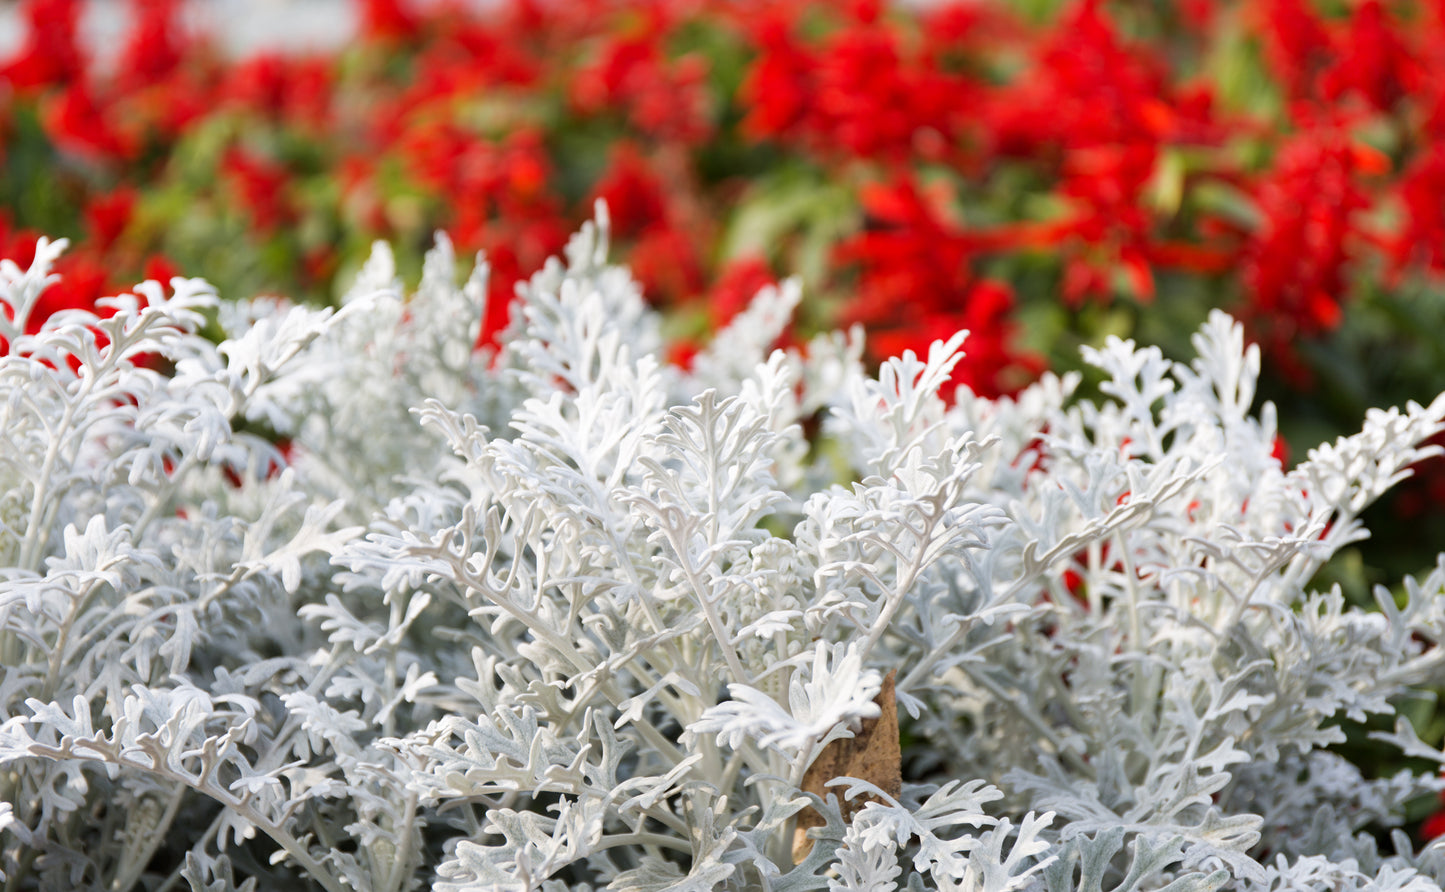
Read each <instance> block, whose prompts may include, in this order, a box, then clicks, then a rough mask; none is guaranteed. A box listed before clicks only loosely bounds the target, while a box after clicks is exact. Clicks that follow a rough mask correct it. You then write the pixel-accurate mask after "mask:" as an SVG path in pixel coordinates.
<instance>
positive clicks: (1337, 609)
mask: <svg viewBox="0 0 1445 892" xmlns="http://www.w3.org/2000/svg"><path fill="white" fill-rule="evenodd" d="M603 220H604V222H602V223H599V224H597V225H589V226H587V227H585V228H584V229H583V231H582V232H581V233H580V234H579V235H578V236H576V237H575V238H574V240H573V241H572V243H571V245H570V246H569V247H568V250H567V253H566V258H565V261H554V262H553V263H551V264H549V265H548V266H547V268H545V269H544V270H542V271H540V272H539V273H538V274H537V275H536V276H535V277H534V278H533V279H532V280H531V282H530V283H529V284H528V285H527V286H525V287H524V288H522V289H521V292H522V293H521V298H522V300H521V303H520V305H519V307H518V309H517V310H516V312H515V314H514V319H513V323H512V325H511V327H510V329H509V330H508V332H507V335H506V337H505V338H504V343H503V346H502V347H501V348H500V349H499V350H498V351H496V352H480V353H479V352H475V351H473V349H472V344H473V343H474V341H475V338H476V331H477V324H478V323H477V321H478V320H479V319H480V318H481V316H482V310H483V301H484V295H485V293H486V291H485V288H484V277H485V268H484V267H481V268H479V270H478V271H477V272H476V273H474V274H472V276H471V277H470V278H468V279H467V280H466V281H465V282H464V283H461V284H459V283H458V281H457V278H456V270H455V267H456V263H455V261H454V258H453V256H452V252H451V249H450V246H449V245H448V243H447V242H446V241H445V239H440V238H439V240H438V244H437V246H436V248H435V250H434V251H433V252H432V253H431V255H430V256H429V258H428V260H427V263H426V269H425V275H424V277H423V281H422V282H421V284H420V286H419V288H418V289H417V291H416V293H415V294H414V295H412V296H410V297H405V296H404V295H403V289H402V286H401V283H400V282H398V281H397V278H396V272H395V270H394V268H393V266H392V263H391V260H390V255H389V253H388V252H387V251H386V249H385V248H384V247H378V249H377V251H376V253H375V254H374V255H373V258H372V260H371V262H370V263H369V264H368V266H367V268H366V269H365V270H364V271H363V274H362V275H361V277H360V281H359V282H358V284H357V286H356V288H355V289H354V290H353V291H352V293H351V294H350V295H349V296H348V297H347V298H346V299H345V301H344V302H343V304H342V306H341V308H340V309H339V310H337V311H335V312H333V311H330V310H312V309H306V308H302V307H295V306H289V305H286V304H284V303H282V302H278V301H261V300H258V301H251V302H246V303H241V304H234V305H232V304H228V305H226V306H218V304H217V302H216V300H215V298H214V295H213V294H212V293H211V291H210V290H209V289H208V288H207V287H206V286H205V285H204V283H202V282H200V281H199V280H182V279H177V280H174V281H172V282H171V283H170V287H169V288H168V289H167V288H163V287H162V286H160V285H158V284H156V283H146V284H144V285H141V286H138V287H137V289H136V295H133V296H127V295H122V296H121V297H119V298H116V299H115V300H114V301H112V302H111V306H110V307H109V310H108V312H109V311H111V310H113V311H114V312H113V315H110V316H109V317H108V318H103V319H102V318H97V317H96V316H95V315H92V314H89V313H85V312H79V311H72V312H66V313H62V314H59V315H57V316H54V317H51V318H50V319H48V320H47V321H46V322H45V324H44V325H43V326H41V327H40V328H39V330H38V332H36V333H33V334H26V331H27V327H28V326H27V323H28V319H29V315H30V313H31V312H32V310H33V308H34V306H35V301H36V299H37V297H38V296H39V294H40V293H41V291H42V290H43V289H44V288H45V287H46V286H47V284H48V283H49V281H50V280H49V279H48V277H47V276H48V270H49V266H50V264H51V263H52V262H53V260H54V258H55V257H56V256H57V254H58V252H59V250H60V249H61V247H62V245H61V244H59V243H57V244H50V243H42V245H41V247H40V248H39V250H38V251H37V254H36V259H35V262H34V263H33V264H32V266H31V267H30V268H29V269H28V270H21V269H19V268H18V267H17V266H16V265H14V264H13V263H9V262H5V263H4V264H0V336H3V338H4V339H5V349H4V354H3V356H0V440H3V441H0V656H3V666H4V677H3V681H0V803H3V804H0V871H3V873H4V875H5V877H4V879H3V881H0V882H3V884H4V889H5V890H7V892H10V890H22V889H71V888H96V889H108V890H130V889H145V890H170V889H177V888H187V887H189V888H191V889H195V890H207V892H228V890H232V889H238V890H240V889H256V888H264V889H272V888H275V889H285V888H298V889H299V888H316V887H318V886H319V887H320V888H324V889H327V890H332V892H340V890H347V889H351V890H376V892H382V890H402V889H416V888H427V887H430V888H433V889H436V890H440V892H462V890H482V889H555V890H562V889H588V888H593V889H604V888H605V889H611V890H619V892H622V890H630V892H645V890H664V889H666V890H679V892H681V890H704V889H771V890H805V889H830V890H842V889H857V890H865V889H866V890H873V889H882V890H886V889H892V888H908V889H926V888H937V889H968V890H989V892H1004V890H1013V889H1027V890H1043V892H1065V890H1080V892H1103V890H1110V892H1129V890H1150V889H1168V890H1170V892H1186V890H1212V889H1217V888H1230V889H1242V890H1260V892H1265V890H1269V892H1283V890H1288V889H1321V888H1329V889H1338V890H1356V889H1358V890H1365V889H1371V890H1402V892H1403V890H1409V892H1427V890H1438V889H1440V885H1439V884H1440V882H1441V878H1442V876H1445V854H1442V847H1441V846H1439V845H1437V846H1433V847H1431V848H1427V849H1425V850H1424V851H1422V852H1415V851H1413V850H1412V849H1411V847H1410V844H1409V842H1408V839H1407V838H1406V837H1405V836H1404V834H1403V833H1400V832H1398V830H1396V832H1395V833H1394V835H1393V839H1392V841H1391V844H1390V845H1387V846H1386V847H1385V850H1383V851H1382V850H1381V848H1380V846H1379V845H1378V844H1377V839H1378V838H1380V837H1382V836H1383V835H1384V834H1386V833H1388V832H1389V830H1390V829H1391V828H1398V826H1399V825H1400V823H1401V822H1402V820H1403V817H1402V807H1403V804H1404V803H1405V802H1406V801H1407V800H1409V799H1410V798H1412V797H1415V796H1419V795H1424V794H1431V793H1434V792H1436V791H1438V790H1439V788H1440V786H1441V784H1440V783H1439V781H1438V780H1437V775H1436V774H1435V773H1433V772H1430V773H1421V774H1412V773H1410V772H1408V771H1407V772H1402V773H1400V774H1398V775H1395V776H1389V777H1379V778H1376V777H1372V776H1369V774H1368V773H1367V772H1362V771H1361V770H1360V768H1359V767H1357V766H1355V765H1353V764H1351V763H1350V762H1348V761H1347V760H1345V759H1344V758H1343V757H1341V756H1340V755H1338V754H1337V753H1336V752H1335V751H1334V750H1332V749H1331V747H1332V745H1334V744H1336V743H1339V742H1340V741H1341V740H1342V739H1343V732H1342V731H1341V725H1342V724H1343V723H1347V722H1363V721H1365V720H1367V719H1371V718H1372V717H1373V718H1375V719H1376V720H1378V719H1379V718H1380V717H1387V718H1388V717H1389V716H1392V715H1394V714H1395V712H1396V709H1397V707H1398V706H1399V705H1400V704H1401V703H1403V702H1404V701H1405V700H1407V699H1409V698H1412V697H1420V696H1425V695H1426V691H1427V690H1428V689H1429V688H1430V687H1431V686H1432V685H1439V684H1441V683H1442V682H1445V669H1442V653H1445V651H1442V649H1441V647H1440V643H1441V638H1442V635H1445V565H1442V569H1437V570H1436V571H1434V572H1432V573H1430V574H1429V575H1427V576H1426V577H1425V578H1424V579H1422V580H1406V581H1405V582H1404V584H1403V595H1402V596H1400V597H1396V596H1394V595H1392V594H1391V593H1390V592H1388V591H1386V590H1384V589H1381V590H1380V591H1379V592H1378V602H1379V604H1378V606H1379V609H1378V610H1374V611H1364V610H1360V609H1358V608H1356V607H1354V606H1352V605H1350V604H1348V603H1346V601H1345V600H1344V598H1343V597H1342V596H1341V594H1340V592H1338V591H1333V590H1332V591H1315V590H1313V589H1311V588H1310V583H1311V579H1312V577H1313V576H1314V575H1315V572H1316V571H1317V570H1318V569H1319V568H1320V566H1321V565H1322V564H1323V563H1324V562H1325V561H1326V560H1327V559H1328V558H1329V557H1330V555H1331V554H1332V553H1334V552H1335V551H1336V550H1338V549H1339V548H1341V547H1342V546H1344V545H1346V544H1348V543H1351V542H1354V541H1356V540H1357V539H1359V538H1361V537H1362V536H1364V535H1365V530H1364V529H1363V528H1362V527H1361V524H1360V520H1359V517H1360V513H1361V511H1362V510H1363V509H1364V508H1365V507H1366V506H1367V505H1368V504H1369V503H1370V502H1371V501H1372V500H1374V499H1375V498H1376V497H1378V496H1379V495H1380V494H1381V492H1383V491H1384V490H1385V489H1386V488H1387V487H1389V486H1390V485H1391V484H1393V483H1394V482H1396V481H1397V480H1399V479H1400V477H1401V476H1402V475H1404V474H1406V473H1408V470H1407V469H1408V468H1409V466H1410V465H1412V464H1413V463H1415V462H1417V461H1419V460H1421V459H1423V458H1426V457H1428V455H1430V454H1431V452H1432V450H1431V449H1430V448H1427V447H1423V446H1421V444H1422V443H1423V442H1424V441H1425V440H1426V439H1427V438H1428V437H1430V436H1431V435H1432V434H1434V433H1435V432H1436V431H1438V430H1440V429H1441V427H1442V418H1445V400H1437V401H1436V402H1435V403H1434V404H1432V405H1431V406H1429V407H1421V406H1418V405H1411V406H1409V407H1408V408H1407V409H1405V410H1404V411H1396V410H1391V411H1388V412H1385V411H1380V412H1372V413H1371V414H1370V415H1369V416H1368V417H1367V418H1366V419H1365V424H1364V428H1363V430H1362V431H1361V433H1359V434H1357V435H1355V436H1353V437H1349V438H1345V439H1341V440H1340V441H1338V442H1336V443H1334V444H1328V445H1324V446H1321V447H1319V448H1317V449H1315V450H1312V451H1311V452H1310V453H1309V456H1308V458H1307V460H1306V461H1304V462H1303V463H1301V464H1300V465H1299V466H1298V467H1296V468H1294V469H1293V470H1290V471H1288V472H1286V471H1285V470H1284V469H1282V468H1281V466H1280V464H1279V462H1278V461H1277V460H1276V459H1275V458H1274V456H1273V446H1274V439H1275V429H1274V420H1273V415H1272V409H1271V408H1270V407H1269V406H1267V405H1266V406H1264V407H1263V408H1262V409H1261V410H1260V412H1259V414H1258V415H1255V414H1251V412H1252V404H1253V402H1254V388H1255V382H1256V379H1257V377H1258V374H1259V357H1258V353H1257V351H1256V350H1255V349H1254V348H1252V347H1247V346H1246V345H1245V342H1244V339H1243V335H1242V332H1241V330H1240V328H1239V326H1237V325H1235V324H1234V323H1233V322H1231V321H1230V320H1229V319H1228V318H1226V317H1225V316H1223V315H1222V314H1216V315H1214V316H1213V317H1211V318H1210V320H1209V322H1208V324H1207V325H1205V326H1204V327H1203V328H1202V329H1201V330H1200V331H1199V333H1198V334H1197V335H1196V336H1195V339H1194V343H1195V346H1196V348H1197V352H1198V356H1197V357H1196V358H1195V359H1194V360H1193V361H1192V362H1189V363H1187V364H1186V363H1177V362H1171V361H1168V360H1166V359H1165V358H1164V357H1163V356H1162V355H1161V354H1160V353H1159V351H1157V350H1155V349H1153V348H1138V347H1136V346H1135V345H1134V344H1132V343H1129V342H1119V341H1110V342H1109V343H1108V344H1107V345H1106V346H1105V347H1104V348H1103V349H1100V350H1091V351H1088V352H1087V354H1086V358H1087V359H1088V360H1089V362H1091V363H1093V364H1094V365H1095V366H1097V367H1098V368H1099V369H1100V370H1101V371H1102V373H1103V375H1104V377H1105V384H1104V385H1103V392H1104V394H1105V395H1106V399H1104V400H1103V401H1101V402H1094V401H1089V400H1081V399H1077V398H1075V396H1074V390H1075V389H1076V387H1077V386H1078V381H1077V379H1076V378H1074V377H1072V376H1070V377H1065V378H1056V377H1050V376H1046V377H1045V378H1044V379H1043V380H1041V381H1040V382H1039V383H1038V384H1036V385H1034V386H1032V387H1030V388H1029V389H1027V390H1025V391H1024V392H1023V393H1021V394H1019V395H1018V396H1017V397H1016V398H1013V399H1001V400H986V399H981V398H978V397H976V396H974V395H972V394H970V393H968V392H967V391H966V390H958V391H956V392H951V388H950V386H949V383H948V381H949V373H950V369H951V367H952V366H953V364H954V363H955V362H956V361H957V359H958V357H959V355H960V352H959V351H960V350H961V349H966V346H967V345H966V341H965V340H964V338H963V336H962V335H960V336H957V337H955V338H953V339H951V340H948V341H947V342H939V343H935V344H934V345H933V347H932V348H931V349H930V351H929V353H928V355H927V356H925V357H918V356H915V355H912V354H905V355H904V356H902V357H899V358H897V359H893V360H890V361H889V362H887V363H885V364H884V365H883V367H882V368H881V369H879V370H878V372H877V374H876V375H870V374H868V373H867V372H866V371H865V369H864V367H863V365H862V363H861V361H860V356H861V342H860V337H861V335H860V334H859V333H857V332H851V333H848V334H834V335H829V336H826V337H820V338H817V339H815V340H814V341H812V342H811V343H810V344H808V345H807V348H806V349H805V350H790V351H772V350H770V348H771V345H772V344H773V343H774V341H775V340H776V339H777V337H778V336H779V335H780V334H781V333H782V332H783V330H784V328H785V326H786V325H787V321H788V318H789V314H790V312H791V310H792V309H793V307H794V306H795V305H796V303H797V301H798V299H799V295H798V290H797V288H796V287H795V286H792V285H785V286H784V287H782V288H779V289H766V290H764V291H763V292H762V293H760V294H759V295H758V297H757V298H756V300H755V301H754V303H753V304H752V306H751V308H750V309H748V310H747V311H746V312H745V313H744V314H743V315H742V316H741V317H739V318H738V320H737V321H736V322H734V323H733V324H732V325H731V326H729V327H728V328H727V329H726V330H724V331H722V332H720V333H719V334H718V335H717V337H716V339H715V340H714V342H713V344H712V345H711V346H710V347H709V348H708V349H707V350H705V351H704V352H703V353H702V354H701V355H699V356H698V357H697V359H696V361H695V363H694V364H693V366H692V367H691V368H690V369H687V370H684V369H680V368H676V367H673V366H670V365H668V364H666V363H664V362H662V361H661V360H659V359H658V355H659V352H660V350H661V348H662V338H661V335H660V331H659V320H658V318H657V317H656V316H655V314H653V313H652V311H650V310H649V309H648V308H647V307H646V306H645V304H644V302H643V301H642V299H641V297H640V293H639V290H638V287H637V285H636V284H635V283H634V282H633V280H632V279H631V278H630V277H629V275H628V273H627V271H626V270H624V269H620V268H617V267H614V266H610V265H609V264H608V263H607V259H606V238H605V237H606V227H605V218H603ZM208 319H218V320H219V322H220V324H221V325H222V327H223V328H224V329H225V330H226V332H227V336H226V339H225V340H223V341H222V342H221V343H220V344H219V345H217V344H215V343H213V342H212V341H211V340H208V339H207V338H205V337H202V336H201V334H200V331H201V329H202V327H203V326H204V325H205V324H206V322H207V320H208ZM31 327H33V326H31ZM805 430H812V431H815V432H816V433H814V434H812V435H805V433H804V431H805ZM276 444H284V445H285V447H286V448H285V449H284V450H283V449H280V448H278V446H277V445H276ZM889 670H895V671H896V696H897V699H898V704H899V707H900V712H901V714H902V716H903V738H904V749H903V761H902V769H903V775H904V778H905V780H906V783H904V784H903V787H902V790H901V792H900V793H899V794H898V795H896V796H895V795H890V793H889V792H888V791H886V790H884V789H882V788H881V787H879V786H878V785H877V784H876V782H875V781H876V777H874V778H872V779H870V777H869V776H865V777H856V778H849V777H839V778H834V779H832V781H831V782H830V784H829V785H828V786H827V787H826V789H825V795H823V796H819V795H818V794H817V793H816V792H813V791H805V790H804V789H803V787H804V783H803V782H804V777H805V774H806V773H807V770H808V768H809V766H810V764H811V763H812V762H813V761H814V759H815V758H816V757H817V756H818V754H819V753H820V752H822V751H823V749H824V748H825V747H827V746H829V745H830V744H831V743H833V742H834V741H836V740H839V739H845V738H848V737H849V736H850V735H853V734H855V733H858V732H859V729H860V728H861V727H862V725H861V724H860V723H861V722H862V721H864V720H866V719H871V718H874V717H876V716H878V715H879V712H880V705H879V703H878V697H879V693H880V691H881V690H882V688H883V676H884V674H885V673H887V672H888V671H889ZM1377 736H1378V737H1379V738H1380V739H1381V740H1382V741H1384V742H1385V743H1386V744H1388V745H1393V746H1396V747H1398V748H1399V749H1400V750H1401V751H1402V752H1403V753H1405V754H1406V755H1409V756H1411V757H1416V758H1421V759H1424V760H1426V762H1433V763H1445V754H1442V753H1440V752H1437V751H1435V750H1434V749H1433V748H1432V747H1430V746H1428V745H1426V744H1425V743H1423V742H1421V741H1420V740H1419V739H1418V738H1416V737H1415V735H1414V733H1413V732H1412V730H1411V729H1410V726H1409V725H1408V723H1406V722H1403V721H1402V722H1400V723H1398V724H1397V725H1396V730H1395V731H1394V732H1392V733H1388V734H1380V735H1377ZM895 767H896V766H895ZM863 773H864V774H867V772H863ZM861 803H866V804H861ZM860 804H861V807H860ZM845 805H846V806H847V807H846V808H845V807H844V806H845ZM805 809H809V810H812V811H814V812H816V813H817V814H818V815H820V816H821V818H822V820H821V826H817V827H815V828H814V829H812V830H810V831H808V835H809V837H810V841H811V848H809V847H808V846H807V845H804V846H802V847H796V846H795V839H794V836H795V827H796V825H797V823H798V819H799V816H800V814H801V813H802V811H803V810H805ZM815 823H816V822H815Z"/></svg>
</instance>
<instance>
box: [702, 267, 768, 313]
mask: <svg viewBox="0 0 1445 892" xmlns="http://www.w3.org/2000/svg"><path fill="white" fill-rule="evenodd" d="M777 281H778V280H777V277H776V276H774V275H773V272H772V270H771V269H769V268H768V263H767V261H766V260H764V259H763V258H761V257H755V256H754V257H738V258H736V259H734V260H731V261H729V262H728V264H727V266H725V267H723V270H722V272H721V274H720V275H719V276H718V278H717V281H715V282H713V286H712V289H711V290H710V291H709V292H708V296H707V311H708V317H709V319H710V320H711V321H712V327H713V329H714V330H715V331H716V330H719V329H721V328H722V327H723V326H725V325H727V324H728V323H729V322H731V321H732V319H733V317H734V316H736V315H737V314H738V313H741V312H742V311H743V310H746V309H747V308H748V305H749V304H751V303H752V301H753V298H754V297H756V296H757V293H758V292H759V291H761V290H763V288H765V287H767V286H768V285H775V284H777Z"/></svg>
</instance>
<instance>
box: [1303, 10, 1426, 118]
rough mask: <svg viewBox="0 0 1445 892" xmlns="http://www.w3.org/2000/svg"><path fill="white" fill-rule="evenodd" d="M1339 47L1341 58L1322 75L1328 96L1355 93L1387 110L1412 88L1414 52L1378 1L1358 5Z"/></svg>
mask: <svg viewBox="0 0 1445 892" xmlns="http://www.w3.org/2000/svg"><path fill="white" fill-rule="evenodd" d="M1340 49H1341V52H1340V57H1339V59H1338V60H1337V61H1336V62H1335V64H1334V66H1333V67H1331V68H1330V69H1329V70H1328V71H1326V72H1325V74H1324V77H1323V87H1324V92H1325V95H1326V96H1328V97H1330V98H1331V99H1334V98H1337V97H1340V96H1342V95H1345V94H1347V93H1350V92H1354V93H1358V94H1359V95H1360V96H1362V97H1364V98H1365V99H1366V100H1367V101H1368V102H1369V103H1370V104H1371V105H1373V106H1374V107H1375V108H1376V109H1378V110H1380V111H1384V112H1388V111H1389V110H1390V109H1392V108H1393V107H1394V105H1395V103H1396V102H1398V101H1399V100H1400V99H1401V98H1402V97H1404V96H1406V95H1408V94H1409V93H1411V92H1412V91H1413V88H1414V87H1415V85H1416V83H1417V77H1416V72H1415V60H1414V58H1413V54H1412V53H1411V52H1410V50H1409V48H1408V47H1407V46H1406V44H1405V41H1404V40H1403V39H1401V37H1400V35H1399V34H1398V33H1396V31H1395V27H1394V25H1393V23H1392V22H1391V21H1390V18H1389V15H1388V14H1387V13H1386V12H1385V9H1384V6H1383V5H1381V3H1380V2H1379V0H1364V2H1363V3H1361V4H1360V5H1359V6H1357V7H1356V8H1355V12H1354V15H1353V16H1351V17H1350V27H1349V31H1348V32H1347V33H1346V34H1345V39H1344V41H1343V45H1342V46H1341V48H1340Z"/></svg>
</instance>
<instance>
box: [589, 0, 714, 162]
mask: <svg viewBox="0 0 1445 892" xmlns="http://www.w3.org/2000/svg"><path fill="white" fill-rule="evenodd" d="M643 15H644V16H645V19H644V20H643V21H642V23H641V27H637V28H634V29H633V30H634V32H635V33H630V34H625V35H609V36H608V37H607V38H606V39H605V40H604V42H603V44H602V47H601V50H600V51H599V52H598V54H597V57H596V59H595V61H594V62H593V63H592V64H591V65H588V66H587V67H585V68H583V69H582V70H581V71H579V72H577V74H576V76H575V77H574V78H573V80H572V82H571V84H570V85H569V94H570V96H571V99H572V103H573V105H575V106H576V107H577V109H578V110H580V111H581V112H583V113H584V114H599V113H602V112H605V111H614V112H621V113H622V114H624V115H625V116H626V118H627V119H628V121H629V123H631V124H632V126H634V127H635V128H637V130H638V131H640V132H642V133H645V134H647V135H649V136H652V137H655V138H657V139H661V140H669V141H676V142H680V143H683V144H686V145H696V144H698V143H701V142H703V141H704V140H706V139H707V138H708V137H709V136H710V135H711V134H712V122H711V120H710V113H709V110H708V94H707V89H706V86H707V61H706V60H705V59H704V58H703V57H702V56H700V55H688V56H684V57H682V58H680V59H675V60H668V59H667V58H666V56H665V55H664V54H663V51H662V47H661V41H662V39H663V38H664V37H665V36H666V33H667V27H668V23H667V21H666V19H665V15H664V8H663V7H661V6H648V7H646V8H645V12H644V13H643Z"/></svg>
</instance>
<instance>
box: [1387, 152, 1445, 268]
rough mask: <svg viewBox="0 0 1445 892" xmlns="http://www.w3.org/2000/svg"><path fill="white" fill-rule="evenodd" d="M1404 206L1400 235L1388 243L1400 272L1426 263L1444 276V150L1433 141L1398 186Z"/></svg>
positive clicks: (1396, 187)
mask: <svg viewBox="0 0 1445 892" xmlns="http://www.w3.org/2000/svg"><path fill="white" fill-rule="evenodd" d="M1395 190H1396V193H1397V194H1398V196H1399V200H1400V203H1401V204H1402V205H1403V206H1404V212H1405V213H1404V220H1403V222H1402V224H1401V228H1400V231H1399V233H1398V234H1397V235H1396V236H1394V237H1393V238H1392V239H1390V240H1389V251H1390V254H1391V257H1392V259H1393V260H1394V266H1395V271H1396V272H1397V273H1398V272H1399V271H1400V269H1401V268H1403V267H1404V266H1405V265H1407V264H1417V263H1418V264H1423V265H1424V266H1425V268H1427V269H1429V270H1432V271H1434V272H1437V273H1445V203H1442V202H1441V200H1440V197H1441V196H1442V195H1445V147H1442V146H1440V145H1439V144H1437V143H1434V142H1432V143H1431V144H1430V145H1429V146H1427V147H1426V149H1425V151H1424V152H1423V153H1422V154H1421V155H1420V157H1418V158H1416V159H1415V161H1414V163H1413V164H1411V166H1410V168H1409V169H1408V170H1407V171H1405V174H1404V176H1402V177H1401V178H1400V181H1399V182H1398V183H1397V184H1396V186H1395Z"/></svg>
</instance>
